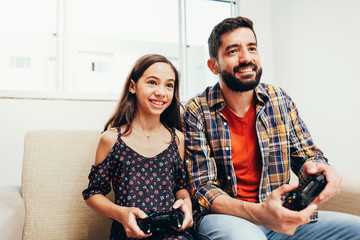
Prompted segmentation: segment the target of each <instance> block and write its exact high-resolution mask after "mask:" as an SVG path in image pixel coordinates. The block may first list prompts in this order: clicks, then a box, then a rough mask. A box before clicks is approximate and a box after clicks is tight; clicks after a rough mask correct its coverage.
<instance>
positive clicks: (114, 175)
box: [82, 128, 192, 239]
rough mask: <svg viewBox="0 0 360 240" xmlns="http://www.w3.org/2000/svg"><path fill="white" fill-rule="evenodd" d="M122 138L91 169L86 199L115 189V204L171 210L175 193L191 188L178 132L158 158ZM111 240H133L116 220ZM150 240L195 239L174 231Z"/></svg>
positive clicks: (160, 233) (153, 209)
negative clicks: (132, 146)
mask: <svg viewBox="0 0 360 240" xmlns="http://www.w3.org/2000/svg"><path fill="white" fill-rule="evenodd" d="M118 132H119V135H118V138H117V140H116V142H115V144H114V146H113V148H112V149H111V151H110V152H109V154H108V155H107V157H106V158H105V159H104V161H103V162H102V163H100V164H98V165H96V166H95V165H93V166H92V167H91V172H90V174H89V186H88V188H87V189H85V190H84V191H83V193H82V194H83V197H84V199H85V200H86V199H88V198H90V197H91V196H93V195H95V194H102V195H106V194H108V193H109V192H110V191H111V184H112V188H113V190H114V193H115V204H117V205H120V206H125V207H137V208H140V209H141V210H143V211H144V212H145V213H149V212H150V211H153V212H163V211H169V210H170V209H171V207H172V205H173V204H174V203H175V201H176V199H175V193H176V192H177V191H179V190H181V189H185V188H187V181H186V173H185V169H184V165H183V163H182V159H181V157H180V155H179V150H178V147H177V144H176V141H175V138H176V136H175V129H173V130H172V140H171V143H170V144H169V146H168V147H167V148H166V149H165V150H164V151H162V152H161V153H159V154H158V155H156V156H155V157H151V158H148V157H144V156H142V155H140V154H139V153H137V152H136V151H134V150H133V149H131V148H130V147H129V146H127V145H126V143H125V142H124V141H123V140H122V139H121V134H120V128H118ZM110 239H129V238H127V236H126V233H125V230H124V228H123V226H122V225H121V223H119V222H117V221H115V220H113V223H112V227H111V234H110ZM149 239H192V238H191V236H190V235H188V234H187V233H186V232H178V231H175V230H172V229H169V230H166V231H165V230H164V231H161V232H157V233H153V235H152V236H151V237H150V238H149Z"/></svg>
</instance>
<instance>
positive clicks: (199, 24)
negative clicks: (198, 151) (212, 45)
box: [0, 0, 236, 98]
mask: <svg viewBox="0 0 360 240" xmlns="http://www.w3.org/2000/svg"><path fill="white" fill-rule="evenodd" d="M4 2H5V1H4ZM235 2H236V1H215V0H136V1H124V0H121V1H119V0H31V1H29V0H12V1H6V3H1V4H0V29H1V30H0V37H1V39H2V42H4V43H3V44H2V45H1V46H0V52H2V54H1V55H0V79H1V80H0V90H10V91H37V92H56V93H58V92H60V93H75V94H79V93H80V94H81V93H87V94H89V93H91V94H99V93H100V94H103V95H109V94H110V95H111V94H113V96H116V98H117V95H118V94H119V93H120V92H121V90H122V86H123V83H124V80H125V78H126V76H127V74H128V71H129V70H130V68H131V66H132V64H133V63H134V61H135V60H136V59H137V58H138V57H140V56H141V55H143V54H147V53H159V54H162V55H165V56H166V57H168V58H169V59H170V60H171V61H172V62H173V63H174V64H175V65H176V66H177V67H178V68H179V70H180V72H181V79H182V83H181V95H182V97H184V96H185V97H187V96H191V95H194V94H195V93H197V92H199V91H201V90H203V89H204V87H205V86H206V85H210V84H213V82H214V77H213V76H212V75H211V73H210V71H208V70H207V68H206V60H207V58H208V52H207V37H208V35H209V34H210V31H211V29H212V27H213V26H214V25H215V24H216V23H218V22H219V21H221V20H222V19H224V18H226V17H230V16H234V15H235ZM19 6H21V7H19ZM38 6H41V7H38ZM185 46H186V47H185ZM0 94H1V92H0Z"/></svg>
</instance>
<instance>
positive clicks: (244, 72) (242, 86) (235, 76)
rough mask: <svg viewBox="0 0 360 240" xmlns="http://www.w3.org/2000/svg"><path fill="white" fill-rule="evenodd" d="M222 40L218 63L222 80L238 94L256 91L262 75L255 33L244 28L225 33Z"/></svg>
mask: <svg viewBox="0 0 360 240" xmlns="http://www.w3.org/2000/svg"><path fill="white" fill-rule="evenodd" d="M221 40H222V44H221V46H220V48H219V55H218V61H217V70H218V73H219V74H220V78H221V80H222V81H223V82H224V83H225V84H226V86H227V87H228V88H229V89H231V90H233V91H236V92H244V91H249V90H252V89H254V88H255V87H256V86H257V85H258V84H259V82H260V78H261V74H262V68H261V65H260V57H259V53H258V51H257V42H256V38H255V35H254V33H253V32H252V31H251V29H249V28H245V27H242V28H238V29H235V30H233V31H231V32H227V33H225V34H224V35H223V36H222V37H221Z"/></svg>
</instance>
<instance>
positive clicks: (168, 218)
mask: <svg viewBox="0 0 360 240" xmlns="http://www.w3.org/2000/svg"><path fill="white" fill-rule="evenodd" d="M137 223H138V225H139V227H140V229H141V230H142V231H143V232H144V233H147V234H149V233H152V232H155V231H160V230H161V229H165V228H169V227H172V226H174V227H175V228H176V229H179V228H181V225H182V223H183V214H182V211H181V210H180V209H174V210H172V211H168V212H159V213H152V212H151V213H149V217H148V218H145V219H140V218H139V219H137Z"/></svg>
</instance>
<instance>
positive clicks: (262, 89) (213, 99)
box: [208, 82, 269, 109]
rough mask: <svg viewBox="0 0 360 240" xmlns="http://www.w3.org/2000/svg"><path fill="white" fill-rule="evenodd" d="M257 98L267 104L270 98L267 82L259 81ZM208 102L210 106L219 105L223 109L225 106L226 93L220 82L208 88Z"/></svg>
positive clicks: (256, 91)
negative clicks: (222, 89)
mask: <svg viewBox="0 0 360 240" xmlns="http://www.w3.org/2000/svg"><path fill="white" fill-rule="evenodd" d="M255 94H256V98H257V99H258V100H259V102H261V103H262V104H265V103H266V102H267V101H268V100H269V94H268V92H267V91H266V84H264V83H259V84H258V85H257V87H256V88H255ZM208 104H209V107H210V108H213V107H218V108H220V109H223V108H224V107H225V99H224V95H223V93H222V91H221V88H220V84H219V82H217V83H216V84H215V85H214V86H212V87H210V88H209V90H208Z"/></svg>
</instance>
